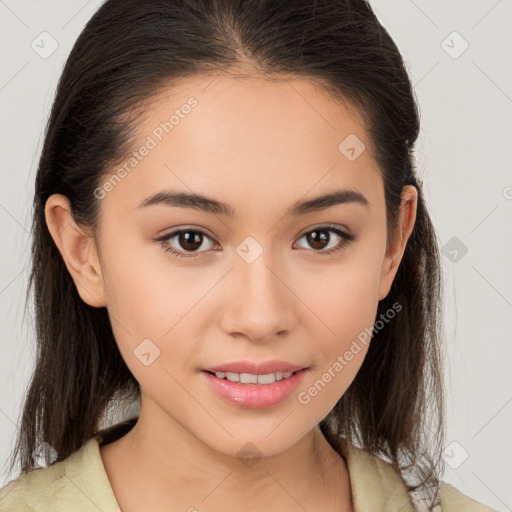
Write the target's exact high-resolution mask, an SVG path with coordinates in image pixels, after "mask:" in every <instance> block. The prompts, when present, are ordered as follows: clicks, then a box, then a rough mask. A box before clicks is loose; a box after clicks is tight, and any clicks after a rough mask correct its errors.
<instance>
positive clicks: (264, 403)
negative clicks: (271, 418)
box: [201, 365, 308, 409]
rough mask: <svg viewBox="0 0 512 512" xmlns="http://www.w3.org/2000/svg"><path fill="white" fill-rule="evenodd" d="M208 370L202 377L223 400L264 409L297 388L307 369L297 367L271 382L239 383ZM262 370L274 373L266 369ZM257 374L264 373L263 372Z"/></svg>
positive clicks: (246, 407)
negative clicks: (283, 376) (219, 376)
mask: <svg viewBox="0 0 512 512" xmlns="http://www.w3.org/2000/svg"><path fill="white" fill-rule="evenodd" d="M226 367H228V366H227V365H226V366H222V368H226ZM289 367H290V366H289ZM237 368H240V366H237ZM252 368H254V366H252ZM209 371H213V370H208V371H206V370H203V371H202V372H201V375H203V377H204V378H205V379H206V382H207V384H208V385H209V386H210V389H212V390H213V391H214V392H215V393H217V395H219V396H220V397H222V398H223V399H224V400H226V401H227V402H229V403H231V404H234V405H237V406H239V407H243V408H245V409H264V408H267V407H272V406H273V405H277V404H279V403H280V402H282V401H283V400H284V399H285V398H287V397H289V396H290V395H291V394H292V393H293V392H294V391H295V389H297V387H298V386H299V384H300V382H301V381H302V378H303V376H304V374H305V373H306V372H307V371H308V369H307V368H301V369H298V370H296V371H295V373H294V374H293V375H291V376H290V377H288V378H286V379H283V380H279V381H276V382H273V383H272V384H241V383H240V382H231V381H229V380H226V379H219V378H218V377H216V376H215V375H213V374H211V373H209ZM217 371H222V370H217ZM258 371H259V370H258ZM276 371H280V370H276ZM289 371H293V370H289ZM264 372H267V373H274V372H271V371H268V370H266V369H265V370H264ZM236 373H251V372H236ZM259 374H260V375H265V373H259Z"/></svg>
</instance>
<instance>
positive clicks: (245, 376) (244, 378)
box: [215, 372, 293, 384]
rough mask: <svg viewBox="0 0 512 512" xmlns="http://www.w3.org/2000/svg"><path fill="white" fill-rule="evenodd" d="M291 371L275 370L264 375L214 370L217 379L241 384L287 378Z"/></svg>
mask: <svg viewBox="0 0 512 512" xmlns="http://www.w3.org/2000/svg"><path fill="white" fill-rule="evenodd" d="M291 375H293V372H276V373H267V374H265V375H253V374H252V373H233V372H215V376H216V377H217V378H219V379H227V380H229V381H231V382H241V383H242V384H272V383H274V382H276V381H278V380H283V379H287V378H288V377H290V376H291Z"/></svg>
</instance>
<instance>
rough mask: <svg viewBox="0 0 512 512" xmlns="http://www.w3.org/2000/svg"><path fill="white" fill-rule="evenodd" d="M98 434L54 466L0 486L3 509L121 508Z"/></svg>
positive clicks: (66, 510) (47, 511) (43, 511)
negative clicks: (100, 450)
mask: <svg viewBox="0 0 512 512" xmlns="http://www.w3.org/2000/svg"><path fill="white" fill-rule="evenodd" d="M104 471H105V470H104V467H103V465H102V462H101V457H100V455H99V448H98V442H97V440H96V439H95V438H91V439H90V440H89V441H87V442H86V443H85V444H84V445H83V446H82V447H81V448H80V449H79V450H78V451H76V452H75V453H73V454H72V455H70V456H69V457H68V458H66V459H65V460H62V461H59V462H56V463H54V464H52V465H51V466H48V467H44V468H38V469H35V470H32V471H29V472H28V473H22V474H21V475H20V476H19V477H18V478H17V479H16V480H13V481H10V482H9V483H8V484H7V485H5V486H4V487H3V488H2V489H0V512H11V511H12V512H14V511H16V512H50V511H51V512H69V511H70V510H80V511H81V512H82V511H83V512H88V511H94V512H97V511H98V510H102V511H103V512H119V508H118V506H117V503H116V501H115V498H114V496H113V494H112V489H111V487H110V485H109V482H108V478H107V476H106V473H105V472H104Z"/></svg>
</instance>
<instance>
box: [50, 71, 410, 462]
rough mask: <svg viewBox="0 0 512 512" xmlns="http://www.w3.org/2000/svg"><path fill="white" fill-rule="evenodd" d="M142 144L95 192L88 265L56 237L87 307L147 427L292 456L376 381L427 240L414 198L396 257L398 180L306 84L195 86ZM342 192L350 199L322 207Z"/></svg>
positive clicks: (155, 117) (360, 131)
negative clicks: (361, 387)
mask: <svg viewBox="0 0 512 512" xmlns="http://www.w3.org/2000/svg"><path fill="white" fill-rule="evenodd" d="M191 98H192V99H191ZM173 115H174V117H172V118H171V116H173ZM166 122H167V123H168V124H167V125H166V124H165V123H166ZM347 137H349V139H347ZM137 138H138V141H137V143H136V144H135V147H134V148H133V151H135V152H136V155H135V156H134V157H133V158H132V160H130V156H133V155H131V154H130V155H127V158H126V160H125V161H123V162H121V163H120V164H119V165H117V166H115V167H112V168H111V169H110V171H111V173H112V174H111V175H110V176H107V177H106V178H105V181H104V182H103V186H102V187H101V188H100V189H98V190H97V191H96V195H97V197H98V198H100V199H98V200H99V201H100V205H101V216H100V222H99V226H98V231H97V232H96V239H95V240H93V239H89V241H90V242H91V244H90V245H89V246H87V247H88V250H87V254H86V256H84V257H83V258H82V260H80V259H79V257H78V256H76V260H73V257H74V256H73V249H72V248H73V244H72V243H71V242H69V243H67V242H66V239H65V238H64V237H62V238H60V239H59V236H58V235H54V238H55V239H56V240H60V242H58V243H60V247H61V252H63V254H64V255H65V258H66V264H67V265H68V269H69V270H70V272H71V273H72V275H73V277H74V279H75V282H76V284H77V288H78V290H79V293H80V295H81V296H82V298H83V300H84V301H86V302H87V303H89V304H90V305H93V306H103V305H105V306H106V307H107V310H108V314H109V316H110V319H111V324H112V328H113V331H114V335H115V338H116V340H117V343H118V346H119V350H120V352H121V354H122V356H123V358H124V360H125V361H126V364H127V365H128V367H129V369H130V370H131V372H132V373H133V375H134V376H135V378H136V379H137V381H138V382H139V383H140V386H141V389H142V399H141V420H142V419H144V421H146V423H147V424H151V425H152V428H153V429H154V431H155V432H158V435H164V434H163V433H164V432H166V431H170V430H171V429H176V428H183V429H184V431H187V432H189V433H191V434H192V435H193V436H195V438H197V439H199V440H200V441H202V442H203V443H205V444H206V445H207V446H209V447H211V448H214V449H216V450H218V451H220V452H223V453H225V454H229V455H236V454H237V453H239V451H240V449H241V447H243V446H245V445H246V443H252V445H254V446H256V447H257V449H258V451H259V452H260V453H261V454H262V455H272V454H276V453H279V452H281V451H283V450H285V449H287V448H289V447H291V446H292V445H293V444H295V443H297V442H298V441H299V440H300V439H301V438H303V436H305V435H306V434H307V433H308V432H310V431H311V430H312V429H313V428H314V427H315V426H316V425H317V424H318V423H319V422H320V421H321V420H322V419H323V418H324V417H325V416H326V415H327V413H328V412H329V411H330V410H331V409H332V407H333V406H334V405H335V404H336V402H337V401H338V400H339V399H340V397H341V396H342V395H343V393H344V392H345V391H346V389H347V388H348V386H349V385H350V383H351V382H352V380H353V379H354V377H355V375H356V373H357V371H358V370H359V368H360V366H361V363H362V362H363V359H364V357H365V355H366V353H367V350H368V344H369V336H368V333H369V332H370V329H371V328H372V326H373V325H374V322H375V317H376V312H377V305H378V301H379V300H380V299H382V298H384V297H385V296H386V295H387V293H388V291H389V288H390V286H391V283H392V280H393V278H394V275H395V273H396V269H397V267H398V263H399V261H400V258H401V257H402V254H403V250H404V247H405V242H406V239H407V237H408V235H409V234H410V230H411V229H412V224H413V222H414V212H415V194H414V192H415V189H414V188H413V187H409V190H406V192H407V194H406V195H405V197H406V199H407V198H408V201H404V203H403V204H405V206H404V207H403V208H402V211H403V217H401V219H402V227H403V229H402V231H400V230H399V231H400V235H401V236H398V235H397V237H396V239H395V238H394V239H393V240H394V241H393V242H392V243H390V244H389V245H387V244H386V209H385V201H384V188H383V182H382V178H381V176H380V174H379V171H378V169H377V166H376V164H375V162H374V160H373V157H372V156H371V154H370V151H369V142H368V136H367V133H366V132H365V130H364V128H363V125H362V123H361V120H360V119H359V118H358V117H355V116H354V112H349V110H347V109H346V108H345V107H344V106H343V105H342V104H341V103H338V102H336V101H334V100H333V99H332V98H331V97H329V96H328V95H327V94H326V93H325V92H323V91H322V90H321V89H320V88H319V87H318V85H316V84H315V83H314V82H312V81H309V80H305V79H298V78H295V79H289V80H282V81H269V80H265V79H263V78H259V77H245V78H233V77H229V76H225V77H217V78H215V79H213V78H212V77H208V78H204V77H201V78H200V77H197V78H195V79H193V80H191V79H188V80H187V81H186V82H182V83H181V85H179V86H174V87H173V88H172V89H169V90H168V91H166V92H165V94H161V95H160V96H159V97H158V98H157V100H156V101H155V102H154V103H153V104H152V105H151V108H150V109H149V110H148V112H147V117H146V119H145V120H144V122H143V124H142V125H141V126H139V129H138V130H137ZM345 139H347V140H346V141H345ZM343 141H345V142H343ZM363 144H364V146H363ZM144 147H145V148H146V149H143V148H144ZM351 148H353V150H352V149H351ZM125 164H126V165H125ZM123 165H124V166H125V167H124V172H123V171H121V170H120V169H121V168H123ZM347 191H351V192H352V194H349V193H347ZM171 192H172V193H174V194H183V195H184V194H194V195H200V196H205V197H207V198H209V199H210V200H211V202H204V201H203V203H202V205H203V206H202V207H201V206H200V203H197V202H196V203H193V201H192V200H191V199H189V200H188V201H181V203H180V201H178V199H177V198H176V196H175V197H174V198H173V197H171V196H167V198H165V193H171ZM159 193H160V196H157V197H153V196H155V195H156V194H159ZM333 193H339V194H338V196H337V201H329V200H325V201H324V202H312V200H314V199H316V198H319V197H321V196H325V195H329V194H333ZM152 197H153V199H150V198H152ZM183 197H184V196H182V199H183ZM55 201H56V202H55V203H52V202H51V201H49V204H48V205H47V218H48V222H49V225H50V226H54V225H56V222H54V221H53V220H52V219H53V217H52V213H51V207H52V204H53V205H55V204H58V199H55ZM217 203H223V204H224V205H225V206H224V207H220V206H218V204H217ZM193 204H195V207H192V205H193ZM301 204H302V207H300V205H301ZM51 229H52V233H56V232H57V230H56V228H54V227H52V228H51ZM178 230H182V232H181V233H180V232H179V231H178ZM71 232H72V231H71V230H70V231H69V233H71ZM64 236H66V235H64ZM69 236H71V235H69ZM77 240H78V238H77ZM76 246H78V244H76ZM81 247H83V246H81ZM67 248H68V249H67ZM390 321H393V320H390ZM365 333H366V336H365ZM215 370H217V371H219V372H220V373H217V374H215ZM290 371H292V372H293V373H292V374H291V376H288V377H287V375H288V373H289V372H290ZM278 372H280V373H278ZM286 372H288V373H286ZM226 374H228V375H226ZM240 374H249V375H245V376H244V375H242V377H240ZM283 374H284V375H283ZM254 375H256V377H254ZM258 375H259V376H260V377H258ZM226 377H229V378H230V379H231V380H226ZM281 377H282V378H281ZM258 378H259V380H260V383H254V380H253V379H256V380H258ZM280 378H281V380H276V381H275V382H273V383H272V381H273V380H275V379H280ZM237 379H241V380H242V382H233V380H235V381H236V380H237Z"/></svg>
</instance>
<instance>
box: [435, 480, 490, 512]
mask: <svg viewBox="0 0 512 512" xmlns="http://www.w3.org/2000/svg"><path fill="white" fill-rule="evenodd" d="M440 493H441V506H442V509H443V512H459V511H460V512H496V510H495V509H493V508H491V507H488V506H487V505H484V504H483V503H479V502H478V501H475V500H474V499H472V498H470V497H469V496H466V495H465V494H463V493H462V492H460V491H459V490H458V489H456V488H455V487H453V486H452V485H450V484H449V483H446V482H441V486H440Z"/></svg>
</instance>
